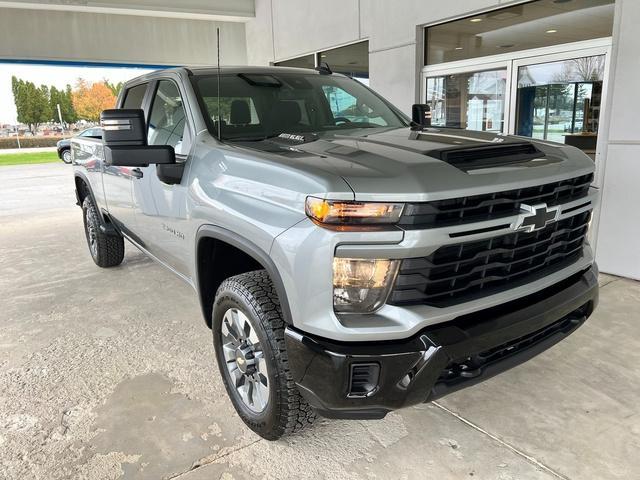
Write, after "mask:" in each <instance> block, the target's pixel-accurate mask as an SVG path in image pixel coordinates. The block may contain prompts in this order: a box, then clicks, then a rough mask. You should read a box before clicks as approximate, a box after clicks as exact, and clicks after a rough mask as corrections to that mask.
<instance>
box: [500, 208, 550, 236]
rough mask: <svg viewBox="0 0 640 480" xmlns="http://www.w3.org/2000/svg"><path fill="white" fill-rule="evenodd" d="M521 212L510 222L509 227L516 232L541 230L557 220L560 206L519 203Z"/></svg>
mask: <svg viewBox="0 0 640 480" xmlns="http://www.w3.org/2000/svg"><path fill="white" fill-rule="evenodd" d="M520 210H521V212H522V213H520V215H519V216H518V219H517V220H516V221H515V222H514V223H512V224H511V228H512V229H513V230H515V231H516V232H527V233H529V232H535V231H536V230H541V229H543V228H544V227H546V226H547V225H549V224H550V223H552V222H555V221H557V220H558V217H559V216H560V206H559V205H556V206H555V207H547V204H546V203H540V204H538V205H526V204H524V203H522V204H520Z"/></svg>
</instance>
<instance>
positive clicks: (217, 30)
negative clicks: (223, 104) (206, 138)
mask: <svg viewBox="0 0 640 480" xmlns="http://www.w3.org/2000/svg"><path fill="white" fill-rule="evenodd" d="M216 37H217V44H218V141H220V142H221V141H222V116H221V110H220V27H217V28H216Z"/></svg>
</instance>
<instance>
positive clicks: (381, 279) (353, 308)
mask: <svg viewBox="0 0 640 480" xmlns="http://www.w3.org/2000/svg"><path fill="white" fill-rule="evenodd" d="M399 264H400V261H399V260H381V259H364V258H360V259H356V258H334V260H333V306H334V309H335V310H336V311H339V312H357V313H370V312H373V311H375V310H377V309H378V308H380V307H381V306H382V305H383V304H384V303H385V302H386V300H387V297H388V296H389V291H390V290H391V287H392V285H393V282H394V280H395V278H396V274H397V273H398V265H399Z"/></svg>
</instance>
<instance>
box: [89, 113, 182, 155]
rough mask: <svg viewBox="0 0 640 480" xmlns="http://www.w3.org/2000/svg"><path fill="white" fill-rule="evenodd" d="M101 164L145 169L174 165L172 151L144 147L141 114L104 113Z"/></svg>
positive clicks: (163, 147)
mask: <svg viewBox="0 0 640 480" xmlns="http://www.w3.org/2000/svg"><path fill="white" fill-rule="evenodd" d="M100 126H101V127H102V141H103V142H104V160H105V163H106V164H107V165H113V166H117V167H147V166H149V165H150V164H171V163H176V155H175V152H174V150H173V147H171V146H169V145H147V128H146V125H145V121H144V112H143V111H142V110H139V109H136V110H133V109H131V110H128V109H122V110H118V109H115V110H105V111H103V112H102V113H101V114H100Z"/></svg>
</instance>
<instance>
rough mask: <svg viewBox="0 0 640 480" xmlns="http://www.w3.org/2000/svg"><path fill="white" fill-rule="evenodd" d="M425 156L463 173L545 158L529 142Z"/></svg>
mask: <svg viewBox="0 0 640 480" xmlns="http://www.w3.org/2000/svg"><path fill="white" fill-rule="evenodd" d="M426 155H428V156H430V157H433V158H437V159H439V160H442V161H443V162H446V163H448V164H449V165H452V166H454V167H456V168H459V169H460V170H463V171H465V172H466V171H469V170H477V169H481V168H492V167H502V166H505V165H513V164H516V163H523V162H528V161H531V160H534V159H541V158H545V154H544V153H543V152H542V151H541V150H539V149H538V148H537V147H536V146H535V145H534V144H532V143H529V142H510V143H503V144H499V145H496V144H493V143H492V144H489V145H474V146H463V147H449V148H442V149H438V150H431V151H428V152H426Z"/></svg>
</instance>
